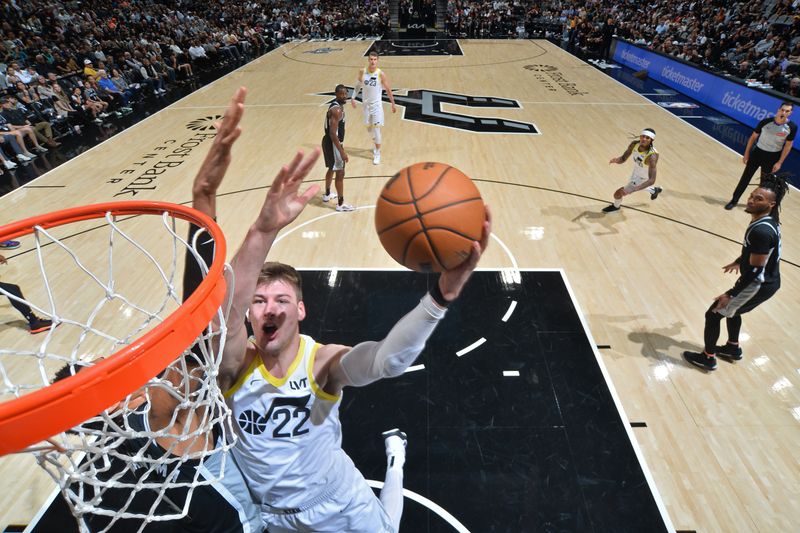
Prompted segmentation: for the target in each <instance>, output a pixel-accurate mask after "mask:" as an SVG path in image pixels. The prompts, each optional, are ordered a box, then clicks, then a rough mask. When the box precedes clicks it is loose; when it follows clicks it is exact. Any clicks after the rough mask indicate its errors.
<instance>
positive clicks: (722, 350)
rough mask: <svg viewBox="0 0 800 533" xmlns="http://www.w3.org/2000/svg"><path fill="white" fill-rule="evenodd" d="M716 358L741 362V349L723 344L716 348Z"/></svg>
mask: <svg viewBox="0 0 800 533" xmlns="http://www.w3.org/2000/svg"><path fill="white" fill-rule="evenodd" d="M717 357H722V358H723V359H726V360H728V361H741V360H742V349H741V348H740V347H739V346H738V345H736V344H727V343H726V344H725V345H724V346H717Z"/></svg>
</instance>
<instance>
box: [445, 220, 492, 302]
mask: <svg viewBox="0 0 800 533" xmlns="http://www.w3.org/2000/svg"><path fill="white" fill-rule="evenodd" d="M491 234H492V214H491V212H490V211H489V206H488V205H487V206H486V218H485V220H484V221H483V234H482V235H481V240H480V241H473V242H472V252H471V253H470V254H469V257H468V258H467V260H466V261H464V262H463V263H461V264H460V265H459V266H457V267H456V268H453V269H450V270H446V271H444V272H442V275H441V276H439V289H440V290H441V291H442V296H444V298H445V299H446V300H448V301H453V300H455V299H456V298H457V297H458V295H459V294H461V290H462V289H463V288H464V285H466V283H467V280H468V279H469V277H470V276H471V275H472V272H473V271H474V270H475V267H477V266H478V261H479V260H480V258H481V256H482V255H483V252H485V251H486V248H487V247H488V246H489V237H490V235H491Z"/></svg>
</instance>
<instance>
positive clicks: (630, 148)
mask: <svg viewBox="0 0 800 533" xmlns="http://www.w3.org/2000/svg"><path fill="white" fill-rule="evenodd" d="M636 142H637V141H633V142H631V143H630V144H629V145H628V148H627V149H626V150H625V153H623V154H622V155H621V156H619V157H615V158H614V159H612V160H611V161H609V164H611V163H617V164H618V165H620V164H622V163H624V162H625V161H627V160H628V158H629V157H630V156H631V154H632V153H633V147H634V146H636Z"/></svg>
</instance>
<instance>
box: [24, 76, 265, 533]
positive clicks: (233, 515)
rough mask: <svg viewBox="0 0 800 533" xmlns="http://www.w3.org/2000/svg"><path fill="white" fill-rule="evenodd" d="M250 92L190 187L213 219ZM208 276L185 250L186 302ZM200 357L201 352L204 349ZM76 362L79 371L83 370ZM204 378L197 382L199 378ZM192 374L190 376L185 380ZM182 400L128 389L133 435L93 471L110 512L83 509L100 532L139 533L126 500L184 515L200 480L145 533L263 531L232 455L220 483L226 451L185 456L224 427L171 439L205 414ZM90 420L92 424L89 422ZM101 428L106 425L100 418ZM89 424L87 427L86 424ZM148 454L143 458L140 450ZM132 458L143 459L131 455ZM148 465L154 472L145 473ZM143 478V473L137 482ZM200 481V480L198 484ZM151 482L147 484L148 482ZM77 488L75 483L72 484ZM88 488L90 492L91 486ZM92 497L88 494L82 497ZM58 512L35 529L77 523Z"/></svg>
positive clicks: (206, 247) (234, 107)
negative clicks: (104, 484) (103, 485)
mask: <svg viewBox="0 0 800 533" xmlns="http://www.w3.org/2000/svg"><path fill="white" fill-rule="evenodd" d="M245 94H246V91H245V90H244V88H241V89H239V90H238V91H237V92H236V94H235V95H234V97H233V99H232V100H231V104H230V106H229V107H228V110H227V111H226V112H225V116H224V118H223V120H222V122H221V123H218V124H217V125H216V127H217V136H216V138H215V139H214V143H213V144H212V146H211V149H210V150H209V153H208V155H207V156H206V158H205V160H204V161H203V164H202V166H201V168H200V170H199V171H198V173H197V176H196V177H195V180H194V184H193V187H192V207H194V208H195V209H197V210H198V211H201V212H203V213H205V214H206V215H208V216H210V217H212V218H216V191H217V189H218V188H219V185H220V184H221V183H222V178H223V177H224V175H225V172H226V171H227V169H228V166H229V165H230V162H231V147H232V146H233V143H234V142H235V141H236V139H237V138H238V137H239V135H240V134H241V129H240V128H239V121H240V119H241V117H242V113H243V112H244V98H245ZM199 231H200V228H199V227H197V226H195V225H194V224H192V225H191V227H190V230H189V237H188V240H187V242H189V243H192V242H194V237H195V234H197V233H198V232H199ZM197 243H198V245H197V251H198V252H199V254H200V256H201V257H202V259H203V261H204V262H205V263H206V264H207V265H210V264H211V263H212V261H213V257H214V243H213V241H211V240H210V239H204V238H203V235H200V238H198V239H197ZM202 279H203V272H202V271H201V269H200V266H199V264H198V262H197V261H196V260H195V259H194V257H193V256H191V253H190V252H189V251H188V250H187V258H186V267H185V271H184V276H183V298H184V300H186V298H188V297H189V296H190V295H191V293H192V292H194V290H195V288H196V287H197V286H198V285H199V284H200V282H201V281H202ZM195 356H196V357H201V356H202V355H201V354H200V353H199V351H198V352H197V353H196V354H195ZM184 361H185V363H186V364H185V367H184V368H185V370H186V371H187V372H188V373H189V374H191V373H192V372H193V371H195V372H202V370H201V369H200V367H199V366H198V361H197V360H196V359H195V358H194V357H192V356H185V357H184ZM79 368H80V367H76V368H75V370H76V371H77V370H79ZM70 375H72V371H71V369H70V367H69V365H68V366H65V367H64V368H62V369H61V370H59V372H57V373H56V378H55V380H54V381H58V380H59V379H64V378H66V377H69V376H70ZM201 377H202V376H199V377H198V378H196V379H193V381H197V380H198V379H200V378H201ZM160 378H161V379H162V380H163V381H168V382H170V383H171V384H172V386H173V387H175V388H176V389H177V390H181V388H182V387H183V386H184V385H183V382H184V381H185V380H186V379H187V378H188V376H186V375H184V372H183V371H179V370H178V369H177V368H174V367H168V368H167V370H165V371H164V372H163V373H162V375H161V376H160ZM188 379H192V378H188ZM179 403H180V400H179V399H178V398H176V397H175V396H174V393H172V392H170V391H168V390H166V388H162V387H150V388H149V390H148V393H147V397H145V396H144V395H141V394H139V395H137V394H136V393H133V394H131V396H130V397H129V400H128V404H127V406H126V407H127V409H128V412H127V414H125V415H124V420H122V419H121V418H122V416H120V417H117V422H118V424H119V425H120V427H122V428H126V427H127V428H129V430H130V431H132V432H133V435H134V436H132V437H129V438H124V439H120V442H119V443H118V444H119V445H118V446H116V447H115V448H114V449H113V451H111V452H110V453H108V454H107V456H108V462H107V464H106V465H105V466H104V468H103V469H102V471H98V472H96V473H95V474H94V475H95V476H96V477H97V478H98V479H102V480H108V481H109V482H110V484H111V486H112V488H109V489H108V490H106V491H105V492H103V494H102V503H100V504H98V507H101V508H102V509H104V510H106V511H108V513H107V514H99V513H97V514H95V513H93V514H85V515H84V521H85V523H86V525H87V526H88V527H89V529H90V531H92V532H95V531H103V530H105V528H109V525H111V526H110V528H109V529H108V530H107V531H109V532H112V533H133V532H137V531H140V530H142V529H141V528H142V527H143V525H144V524H143V522H142V520H141V519H125V518H117V520H116V521H115V522H114V523H113V524H111V521H112V519H114V515H115V510H116V509H122V508H123V507H125V505H126V503H128V506H127V508H126V509H127V512H130V513H136V514H144V515H147V514H151V515H154V516H163V515H167V514H172V515H177V514H181V512H182V510H183V507H184V505H185V502H186V497H187V493H188V485H191V484H195V485H197V487H196V488H195V489H194V492H193V494H192V499H191V501H190V503H189V506H188V510H187V513H186V516H185V517H184V518H180V519H176V520H168V521H153V522H151V523H149V524H146V525H144V529H143V531H144V532H145V533H153V532H157V533H161V532H171V533H261V531H262V527H261V518H260V515H259V511H258V509H257V508H256V506H255V504H254V503H253V502H252V499H251V497H250V494H249V492H248V491H247V486H246V484H245V482H244V479H243V478H242V476H241V472H240V471H239V470H238V468H237V467H236V465H235V463H234V459H233V456H232V455H231V454H228V455H227V457H226V459H225V464H224V478H223V479H222V480H221V481H216V482H213V483H209V482H208V481H206V480H208V479H211V478H214V477H219V470H220V462H221V454H220V453H216V454H211V455H208V456H206V459H205V460H204V461H203V464H202V465H201V463H200V460H198V459H185V458H184V457H182V456H184V454H186V453H187V452H188V453H190V454H191V453H202V452H203V451H204V450H208V449H210V448H211V447H213V446H214V443H215V442H216V441H217V439H218V438H219V429H220V428H218V427H215V428H214V429H213V430H212V432H211V434H210V435H208V434H207V435H198V437H197V438H195V439H189V440H184V441H180V442H176V440H175V439H174V438H171V437H169V432H170V430H171V429H172V428H175V430H176V431H175V433H178V434H180V433H182V431H183V430H184V428H186V427H187V426H188V431H183V432H184V433H188V432H189V431H193V430H194V427H195V426H196V425H197V423H198V419H199V418H202V416H203V415H202V414H200V413H199V411H198V410H196V409H194V410H193V409H182V408H181V407H180V405H179ZM118 407H119V404H117V405H116V406H111V407H109V408H108V409H107V410H106V411H107V412H108V413H114V412H116V411H117V410H118ZM90 424H91V423H90ZM98 426H99V427H97V430H98V431H102V430H104V428H103V427H102V426H103V423H102V422H100V423H99V424H98ZM84 427H86V424H84ZM161 428H167V434H166V435H159V436H158V437H155V438H153V437H137V436H135V435H136V433H137V432H146V433H149V434H151V435H152V433H153V432H156V431H158V430H159V429H161ZM140 450H143V451H144V452H143V453H142V454H141V456H139V455H138V453H139V451H140ZM134 458H138V460H137V459H134ZM148 470H151V472H149V474H147V475H146V477H145V476H144V474H146V473H147V471H148ZM139 478H142V480H140V479H139ZM198 481H199V482H200V483H202V484H198ZM138 482H143V484H145V485H144V486H143V488H142V489H141V490H133V489H132V488H131V486H132V485H136V484H137V483H138ZM167 482H169V483H171V484H175V483H180V484H183V483H185V484H186V485H187V486H185V487H176V488H170V489H168V490H166V491H165V492H164V495H163V497H160V498H159V496H158V495H159V493H160V488H161V487H160V486H161V485H163V484H164V483H167ZM121 484H124V485H127V487H119V488H114V485H121ZM147 485H150V486H149V487H148V486H147ZM71 490H77V487H75V488H71ZM85 490H89V491H91V490H92V487H90V486H86V487H85ZM87 499H91V495H83V497H82V500H84V501H85V500H87ZM54 505H55V506H57V507H56V508H55V509H54V510H53V512H51V511H50V510H48V512H47V513H46V514H45V516H44V517H43V519H42V520H40V522H39V524H38V526H37V529H36V531H51V530H52V531H64V532H68V531H71V530H74V529H71V528H74V527H76V524H75V521H74V520H71V519H66V520H65V515H66V514H68V513H69V510H68V509H66V503H65V502H64V501H63V499H60V498H59V499H58V500H57V501H56V502H55V503H54Z"/></svg>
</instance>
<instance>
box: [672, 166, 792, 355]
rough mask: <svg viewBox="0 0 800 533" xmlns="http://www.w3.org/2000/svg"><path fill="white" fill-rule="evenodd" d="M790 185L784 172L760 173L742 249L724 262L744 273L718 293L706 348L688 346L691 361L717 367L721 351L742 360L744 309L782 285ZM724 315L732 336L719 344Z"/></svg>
mask: <svg viewBox="0 0 800 533" xmlns="http://www.w3.org/2000/svg"><path fill="white" fill-rule="evenodd" d="M786 189H787V185H786V181H785V180H784V179H783V178H782V177H780V176H776V175H775V174H766V175H764V176H763V177H762V179H761V185H760V186H759V187H758V188H757V189H756V190H754V191H753V192H752V193H750V197H749V198H748V200H747V207H745V212H747V213H750V217H751V220H750V225H749V226H747V231H745V233H744V243H743V244H742V254H741V255H740V256H739V257H738V258H736V259H735V260H734V261H733V262H732V263H730V264H728V265H725V266H724V267H722V268H723V270H724V271H725V272H726V273H728V272H739V274H740V275H739V279H737V280H736V284H735V285H734V286H733V288H731V289H730V290H728V291H727V292H725V293H723V294H721V295H719V296H717V298H716V299H715V300H714V303H712V304H711V307H709V308H708V311H706V325H705V329H704V330H703V337H704V338H703V342H704V344H705V346H704V350H703V352H702V353H697V352H683V357H684V358H685V359H686V360H687V361H689V362H690V363H691V364H693V365H695V366H698V367H700V368H703V369H705V370H714V369H716V368H717V358H716V356H720V357H722V358H723V359H726V360H729V361H738V360H740V359H741V358H742V349H741V348H740V347H739V331H740V330H741V328H742V315H743V314H745V313H747V312H750V311H752V310H753V309H755V308H756V307H757V306H759V305H760V304H762V303H764V302H765V301H767V300H769V299H770V298H771V297H772V296H773V295H774V294H775V293H776V292H777V291H778V289H779V288H780V287H781V274H780V269H779V265H780V256H781V228H780V218H779V213H780V205H781V200H782V199H783V196H784V194H786ZM723 316H724V317H725V318H726V325H727V327H728V342H727V344H725V345H724V346H717V340H718V339H719V333H720V322H722V317H723Z"/></svg>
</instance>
